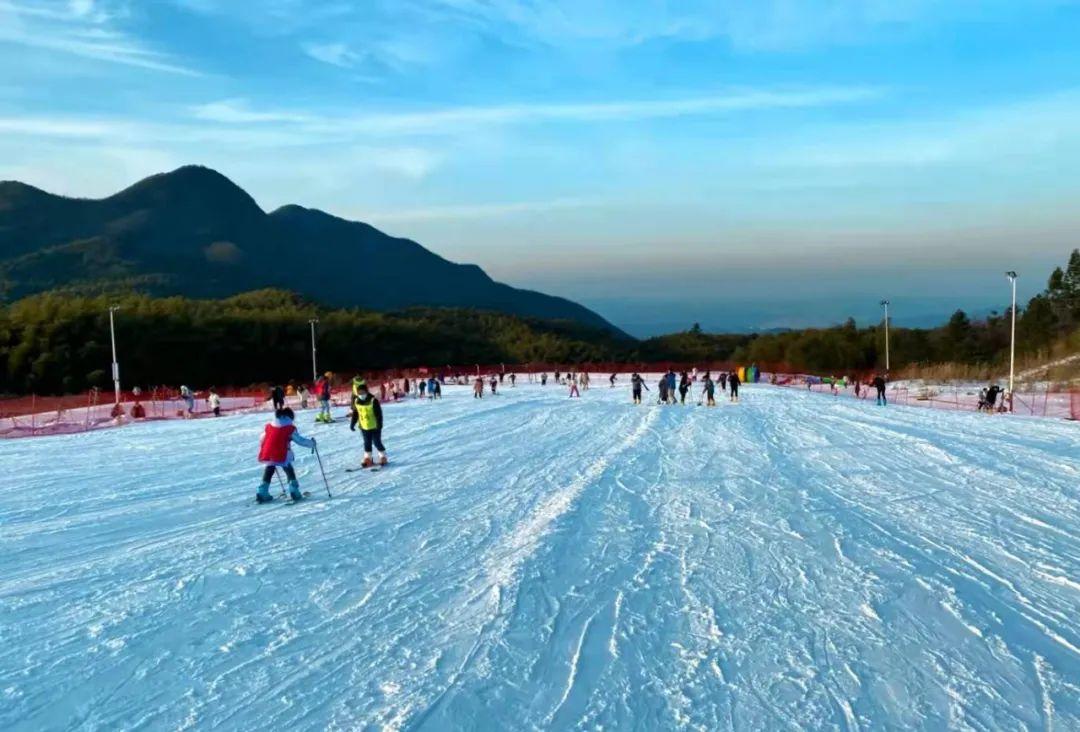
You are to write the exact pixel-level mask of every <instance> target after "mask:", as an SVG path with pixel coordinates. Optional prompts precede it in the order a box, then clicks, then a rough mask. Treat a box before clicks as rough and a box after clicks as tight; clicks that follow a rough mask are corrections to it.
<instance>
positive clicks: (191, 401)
mask: <svg viewBox="0 0 1080 732" xmlns="http://www.w3.org/2000/svg"><path fill="white" fill-rule="evenodd" d="M180 398H181V399H183V400H184V404H185V405H187V414H186V415H184V416H185V417H188V418H190V417H194V416H195V392H193V391H192V390H191V389H189V388H187V387H186V386H181V387H180Z"/></svg>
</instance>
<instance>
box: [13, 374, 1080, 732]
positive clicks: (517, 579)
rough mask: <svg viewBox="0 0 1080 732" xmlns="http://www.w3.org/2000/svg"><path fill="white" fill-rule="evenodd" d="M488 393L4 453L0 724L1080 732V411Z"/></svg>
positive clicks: (785, 396)
mask: <svg viewBox="0 0 1080 732" xmlns="http://www.w3.org/2000/svg"><path fill="white" fill-rule="evenodd" d="M468 392H469V390H468V389H452V388H451V389H448V390H447V394H446V397H445V398H444V399H443V400H442V401H441V402H435V403H432V402H426V401H425V402H420V401H413V402H409V403H405V404H400V405H392V406H389V407H387V409H386V418H387V429H386V434H385V437H386V441H387V446H388V447H389V448H390V451H391V453H390V454H391V458H392V459H393V460H394V462H395V464H394V465H393V466H392V467H391V468H390V469H387V470H384V471H381V472H377V473H370V472H362V473H346V468H348V467H350V466H355V465H356V464H357V463H358V462H359V460H360V452H359V437H358V434H355V433H351V432H349V430H348V427H347V424H344V423H341V422H339V423H337V424H334V425H329V426H319V427H316V426H314V425H313V424H312V416H313V413H311V412H308V413H305V414H303V415H301V417H300V420H299V421H300V423H301V425H302V426H303V427H304V430H305V431H306V432H308V433H310V434H314V435H315V436H316V437H317V438H318V441H319V445H320V448H321V452H322V456H323V461H324V463H325V465H326V469H327V473H328V475H329V477H330V481H331V487H332V489H333V490H334V492H335V494H334V497H333V498H332V499H327V498H326V496H325V491H324V490H323V487H322V484H321V478H320V477H319V473H318V466H317V464H316V463H315V460H314V459H313V458H312V457H310V456H308V455H304V454H302V453H303V451H302V450H301V451H298V453H301V454H298V466H299V472H300V476H301V483H302V485H303V487H304V488H305V489H307V490H310V491H312V494H313V495H312V498H311V499H310V500H309V501H308V502H305V503H301V504H298V505H287V504H284V503H279V502H275V503H274V504H270V505H268V506H257V505H254V503H253V502H252V497H253V494H254V491H255V488H256V484H257V483H258V479H259V468H258V466H257V465H256V464H255V457H256V445H257V442H258V438H259V435H260V433H261V429H262V424H263V423H264V421H265V415H245V416H234V417H227V418H222V419H217V420H213V419H202V420H197V421H192V422H186V423H185V422H172V423H159V424H146V425H141V426H135V427H129V428H123V429H114V430H103V431H99V432H94V433H89V434H82V435H72V436H62V437H51V438H42V439H31V440H18V441H8V442H4V443H2V444H0V459H2V461H3V464H4V466H5V467H6V468H7V479H6V488H7V490H6V491H5V492H4V494H3V498H2V500H0V557H3V561H2V564H0V566H2V567H3V569H2V570H0V630H2V633H0V729H4V730H44V729H101V730H115V729H183V728H198V729H244V730H269V729H277V730H314V729H338V730H341V729H379V728H384V729H398V728H400V729H425V730H452V729H485V730H487V729H499V730H510V729H512V730H522V729H525V730H527V729H576V728H581V729H650V730H651V729H699V730H720V729H745V730H758V729H883V728H922V729H934V730H937V729H945V728H951V729H1003V730H1015V729H1024V728H1027V729H1050V728H1054V729H1058V730H1066V729H1078V728H1080V430H1078V427H1077V425H1076V424H1072V423H1067V422H1063V421H1061V422H1059V421H1048V420H1033V419H1022V418H1008V417H1003V416H989V415H984V414H975V413H970V414H969V413H952V412H933V411H929V410H922V409H904V408H895V407H889V408H885V409H881V408H877V407H875V406H874V405H873V404H871V403H864V402H856V401H853V400H835V399H833V398H831V397H828V396H822V395H817V394H808V393H805V392H802V391H800V390H795V389H774V388H770V387H766V386H757V387H755V386H748V387H744V389H743V392H744V394H743V401H742V403H741V404H738V405H731V404H727V403H724V402H721V404H720V406H719V407H717V408H715V409H707V408H703V407H696V406H688V407H685V408H682V407H667V408H660V407H657V406H656V405H651V404H650V405H644V406H640V407H634V406H632V405H631V404H629V392H628V389H626V388H625V387H622V388H616V389H609V388H607V387H606V386H605V387H603V388H594V389H592V390H591V391H589V392H586V393H585V395H584V397H583V398H582V399H580V400H578V399H574V400H569V399H567V398H566V390H565V388H563V387H558V386H553V385H549V386H548V387H547V388H541V387H539V386H519V387H518V388H516V389H510V388H505V390H504V394H500V395H499V396H497V397H494V398H492V397H490V396H487V397H486V398H485V399H483V400H482V401H475V400H473V399H472V398H471V397H470V396H469V393H468ZM649 397H652V398H655V388H654V390H653V392H651V393H649V394H646V398H647V399H648V398H649ZM275 489H276V487H275Z"/></svg>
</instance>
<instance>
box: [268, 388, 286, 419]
mask: <svg viewBox="0 0 1080 732" xmlns="http://www.w3.org/2000/svg"><path fill="white" fill-rule="evenodd" d="M270 401H271V402H272V404H273V407H274V411H275V412H277V411H278V410H279V409H284V408H285V390H284V389H282V388H281V385H280V384H279V385H277V386H275V387H273V388H272V389H270Z"/></svg>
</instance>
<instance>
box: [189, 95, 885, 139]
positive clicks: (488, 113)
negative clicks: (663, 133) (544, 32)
mask: <svg viewBox="0 0 1080 732" xmlns="http://www.w3.org/2000/svg"><path fill="white" fill-rule="evenodd" d="M883 93H884V92H883V91H882V90H881V89H876V88H870V87H828V88H816V89H801V90H787V91H769V90H738V91H732V92H728V93H723V94H709V95H701V96H693V97H681V98H672V99H654V100H627V101H603V102H585V103H581V102H574V103H522V104H504V105H493V106H473V107H449V108H439V109H429V110H424V111H419V112H411V111H410V112H384V113H368V114H355V113H344V114H338V115H333V116H329V115H328V116H322V117H316V116H314V115H309V114H302V113H297V112H292V111H287V110H274V109H266V110H263V109H253V108H251V107H250V106H249V105H248V104H247V103H246V102H244V101H243V100H224V101H219V102H213V103H210V104H205V105H201V106H198V107H195V108H194V109H193V110H192V111H193V114H194V115H195V116H196V117H198V118H199V119H205V120H212V121H215V122H222V123H238V124H247V123H252V122H278V123H294V124H299V125H304V126H306V127H307V128H308V130H309V131H310V132H313V133H314V132H318V131H323V132H337V133H346V132H347V133H352V134H371V135H395V134H396V135H410V134H444V133H453V132H458V131H461V130H464V129H472V128H480V127H487V126H493V125H514V124H531V123H545V122H579V123H587V122H592V123H599V122H617V121H634V120H644V119H659V118H671V117H685V116H693V115H698V116H700V115H716V114H729V113H737V112H748V111H753V110H769V109H773V110H776V109H795V108H809V107H825V106H832V105H840V104H856V103H859V102H865V101H869V100H873V99H876V98H879V97H880V96H881V95H882V94H883Z"/></svg>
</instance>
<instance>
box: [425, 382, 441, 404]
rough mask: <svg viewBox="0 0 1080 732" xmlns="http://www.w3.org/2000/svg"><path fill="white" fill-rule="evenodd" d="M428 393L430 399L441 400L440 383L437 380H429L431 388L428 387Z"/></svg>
mask: <svg viewBox="0 0 1080 732" xmlns="http://www.w3.org/2000/svg"><path fill="white" fill-rule="evenodd" d="M428 391H431V392H432V395H431V398H432V399H442V383H440V381H439V380H438V379H432V380H431V386H430V387H428Z"/></svg>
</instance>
